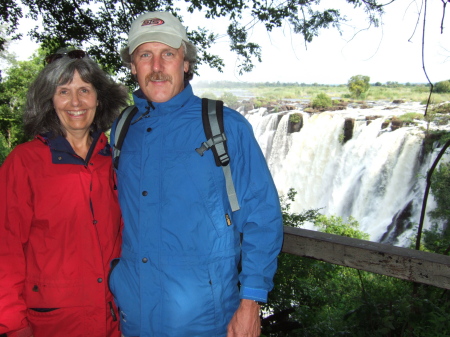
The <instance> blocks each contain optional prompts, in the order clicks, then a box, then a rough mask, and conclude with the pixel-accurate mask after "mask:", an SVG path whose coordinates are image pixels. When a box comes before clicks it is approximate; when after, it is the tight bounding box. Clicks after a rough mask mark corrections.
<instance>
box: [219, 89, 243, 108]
mask: <svg viewBox="0 0 450 337" xmlns="http://www.w3.org/2000/svg"><path fill="white" fill-rule="evenodd" d="M219 99H220V100H222V101H223V103H224V104H225V105H226V106H228V107H230V108H231V109H236V108H238V107H239V101H238V98H237V96H236V95H234V94H233V93H231V92H224V93H223V94H222V96H220V97H219Z"/></svg>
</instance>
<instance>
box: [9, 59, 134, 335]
mask: <svg viewBox="0 0 450 337" xmlns="http://www.w3.org/2000/svg"><path fill="white" fill-rule="evenodd" d="M47 62H48V64H47V65H46V66H45V68H44V69H43V70H42V71H41V73H40V74H39V75H38V76H37V79H36V80H35V82H34V83H33V84H32V85H31V87H30V90H29V92H28V95H27V105H26V110H25V112H24V127H25V131H26V133H27V134H29V135H33V136H35V138H34V139H33V140H32V141H30V142H28V143H25V144H21V145H19V146H17V147H16V148H15V149H14V150H13V151H12V152H11V154H10V155H9V156H8V157H7V159H6V160H5V162H4V164H3V165H2V166H1V167H0V334H2V333H6V334H7V336H8V337H10V336H18V337H29V336H34V337H43V336H45V337H52V336H64V337H75V336H76V337H81V336H83V337H86V336H89V337H104V336H120V332H119V328H118V312H117V308H116V307H115V305H114V301H113V298H112V296H111V294H110V292H109V289H108V287H107V277H108V272H109V262H110V261H111V260H112V259H114V258H116V257H118V256H119V254H120V245H121V226H122V220H121V216H120V210H119V205H118V202H117V196H116V191H115V189H116V188H115V183H114V176H113V170H112V168H111V163H112V162H111V149H110V147H109V144H108V142H107V138H106V136H105V135H104V133H103V131H105V130H107V129H108V128H109V127H110V126H111V124H112V121H113V120H114V118H115V117H117V115H118V113H119V112H120V110H121V108H122V107H123V106H124V105H125V104H126V101H127V97H128V95H127V91H126V90H125V88H124V87H123V86H121V85H119V84H116V83H115V82H114V81H112V80H111V79H110V78H109V77H108V76H107V75H106V74H105V73H104V72H103V71H102V70H101V69H100V68H99V67H98V65H97V64H96V63H95V62H94V61H93V60H91V59H90V58H89V57H88V56H87V55H86V54H85V53H84V52H83V51H81V50H74V51H71V52H69V53H62V54H54V55H51V56H49V57H47Z"/></svg>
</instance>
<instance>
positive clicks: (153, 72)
mask: <svg viewBox="0 0 450 337" xmlns="http://www.w3.org/2000/svg"><path fill="white" fill-rule="evenodd" d="M132 60H133V61H132V63H131V72H132V73H133V74H134V75H136V77H137V80H138V83H139V86H140V87H141V89H142V91H143V92H144V94H145V96H146V97H147V99H148V100H150V101H151V102H157V103H162V102H167V101H168V100H170V99H171V98H172V97H174V96H176V95H177V94H179V93H180V92H181V91H183V89H184V73H185V72H187V71H188V69H189V62H188V61H184V51H183V47H180V48H178V49H175V48H172V47H169V46H168V45H166V44H163V43H159V42H147V43H144V44H141V45H140V46H139V47H137V48H136V49H135V50H134V52H133V57H132Z"/></svg>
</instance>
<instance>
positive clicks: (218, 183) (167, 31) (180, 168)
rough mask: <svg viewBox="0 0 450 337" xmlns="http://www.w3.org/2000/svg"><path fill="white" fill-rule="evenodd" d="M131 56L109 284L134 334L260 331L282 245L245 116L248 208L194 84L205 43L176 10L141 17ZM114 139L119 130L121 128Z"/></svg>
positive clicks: (272, 196)
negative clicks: (116, 242)
mask: <svg viewBox="0 0 450 337" xmlns="http://www.w3.org/2000/svg"><path fill="white" fill-rule="evenodd" d="M122 58H124V61H125V62H126V63H129V64H130V65H131V72H132V74H133V76H134V77H135V78H136V80H137V82H138V84H139V89H138V90H137V91H136V92H135V93H134V101H135V105H136V107H137V108H138V109H139V111H138V113H137V114H136V115H135V117H134V118H133V121H132V123H131V124H130V128H129V130H128V133H127V136H126V138H125V141H124V143H123V146H122V150H121V155H120V163H119V167H118V169H117V178H118V189H119V201H120V205H121V208H122V212H123V217H124V222H125V227H124V232H123V245H122V256H121V258H120V260H115V261H113V263H112V265H113V266H114V270H113V272H112V273H111V275H110V280H109V282H110V288H111V290H112V292H113V293H114V295H115V299H116V302H117V304H118V307H119V308H120V319H121V322H120V324H121V329H122V333H123V335H124V336H127V337H129V336H140V337H145V336H157V337H161V336H169V337H177V336H189V337H192V336H204V337H211V336H229V337H232V336H259V334H260V319H259V311H260V306H259V302H266V301H267V293H268V292H269V291H270V290H271V289H272V287H273V283H272V278H273V275H274V273H275V271H276V260H277V255H278V253H279V251H280V249H281V244H282V236H283V230H282V220H281V212H280V206H279V200H278V195H277V192H276V189H275V186H274V184H273V181H272V178H271V176H270V173H269V170H268V168H267V165H266V162H265V159H264V156H263V154H262V153H261V150H260V149H259V147H258V144H257V143H256V140H255V138H254V136H253V133H252V130H251V127H250V125H249V123H248V122H247V121H246V119H245V118H244V117H243V116H241V115H240V114H239V113H237V112H236V111H234V110H231V109H228V108H225V110H224V124H225V133H226V136H227V139H228V141H227V145H228V152H229V155H230V158H231V162H230V165H231V171H232V177H233V180H234V184H235V188H236V193H237V197H238V201H239V204H240V210H237V211H235V212H232V210H231V207H230V203H229V200H228V196H227V191H226V186H225V178H224V173H223V171H222V169H221V168H220V167H217V166H216V165H215V162H214V158H213V153H212V151H206V152H205V154H204V156H200V155H199V154H198V153H197V152H196V151H195V149H196V148H197V147H199V146H200V145H201V143H202V142H204V141H206V139H205V135H204V129H203V126H202V117H201V100H200V98H198V97H197V96H194V94H193V92H192V88H191V86H190V84H189V82H188V81H189V80H190V79H192V75H193V68H194V65H195V62H196V50H195V47H194V46H193V45H192V44H191V43H190V42H189V41H188V39H187V36H186V30H185V28H184V27H183V26H182V25H181V23H180V22H179V20H178V19H176V18H175V17H174V16H173V15H172V14H170V13H166V12H150V13H145V14H143V15H141V16H139V17H138V18H137V19H136V20H135V21H134V22H133V23H132V26H131V29H130V32H129V43H128V47H127V48H125V50H124V51H122ZM111 139H114V127H113V132H112V135H111Z"/></svg>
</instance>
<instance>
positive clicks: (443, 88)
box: [434, 80, 450, 93]
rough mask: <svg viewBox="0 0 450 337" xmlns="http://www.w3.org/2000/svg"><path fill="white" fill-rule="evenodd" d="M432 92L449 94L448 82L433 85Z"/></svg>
mask: <svg viewBox="0 0 450 337" xmlns="http://www.w3.org/2000/svg"><path fill="white" fill-rule="evenodd" d="M434 92H437V93H447V92H450V80H447V81H441V82H437V83H436V84H435V85H434Z"/></svg>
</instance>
